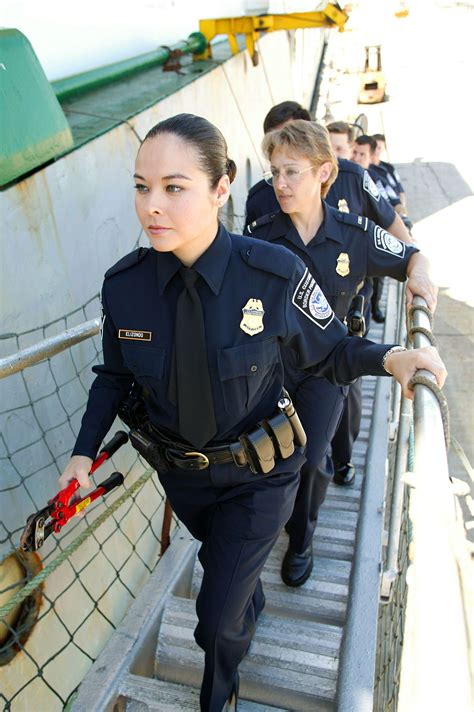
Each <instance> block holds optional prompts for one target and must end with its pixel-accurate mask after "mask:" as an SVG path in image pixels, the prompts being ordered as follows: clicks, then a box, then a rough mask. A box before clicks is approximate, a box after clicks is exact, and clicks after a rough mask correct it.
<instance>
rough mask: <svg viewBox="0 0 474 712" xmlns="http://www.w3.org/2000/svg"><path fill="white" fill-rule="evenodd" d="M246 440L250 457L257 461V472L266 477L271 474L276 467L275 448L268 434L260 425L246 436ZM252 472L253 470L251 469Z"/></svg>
mask: <svg viewBox="0 0 474 712" xmlns="http://www.w3.org/2000/svg"><path fill="white" fill-rule="evenodd" d="M245 439H246V441H247V444H248V445H249V447H248V448H247V449H248V450H249V451H250V453H249V454H250V457H251V459H252V460H254V461H255V460H256V463H255V462H254V463H252V464H257V465H258V469H256V472H262V473H263V474H264V475H266V474H267V472H270V471H271V470H273V468H274V467H275V448H274V447H273V441H272V439H271V437H270V436H269V434H268V433H266V432H265V430H264V429H263V428H262V426H261V425H258V426H257V427H256V428H254V430H252V431H251V432H250V433H247V434H246V435H245ZM251 469H252V471H253V468H252V467H251Z"/></svg>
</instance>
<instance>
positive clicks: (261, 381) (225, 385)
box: [217, 339, 280, 415]
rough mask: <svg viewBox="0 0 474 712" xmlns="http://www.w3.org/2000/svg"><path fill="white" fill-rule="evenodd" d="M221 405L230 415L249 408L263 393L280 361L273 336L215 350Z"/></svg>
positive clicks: (240, 412) (241, 412)
mask: <svg viewBox="0 0 474 712" xmlns="http://www.w3.org/2000/svg"><path fill="white" fill-rule="evenodd" d="M217 363H218V369H219V376H220V380H221V383H222V392H223V398H224V404H225V408H226V410H227V412H228V413H229V414H231V415H234V414H239V415H242V414H244V413H246V412H249V411H250V410H252V409H253V408H254V407H255V406H256V405H257V404H258V402H259V401H260V400H261V399H262V398H263V397H264V396H265V391H266V390H267V388H268V386H269V385H270V384H271V383H272V381H273V377H274V373H275V369H276V368H277V366H278V364H279V363H280V350H279V348H278V344H277V342H276V340H275V339H267V340H266V341H257V342H256V343H253V344H244V345H242V346H233V347H231V348H228V349H220V350H219V351H218V352H217Z"/></svg>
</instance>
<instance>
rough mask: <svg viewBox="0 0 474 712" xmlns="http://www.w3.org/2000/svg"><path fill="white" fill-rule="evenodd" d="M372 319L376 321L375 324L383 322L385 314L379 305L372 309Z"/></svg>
mask: <svg viewBox="0 0 474 712" xmlns="http://www.w3.org/2000/svg"><path fill="white" fill-rule="evenodd" d="M372 319H373V320H374V321H376V322H377V324H383V323H384V321H385V314H384V313H383V311H382V310H381V309H380V307H375V308H374V309H372Z"/></svg>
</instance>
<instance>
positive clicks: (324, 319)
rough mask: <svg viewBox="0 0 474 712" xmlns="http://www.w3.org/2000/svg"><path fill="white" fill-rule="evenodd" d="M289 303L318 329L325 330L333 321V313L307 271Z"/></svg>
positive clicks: (307, 270) (319, 288)
mask: <svg viewBox="0 0 474 712" xmlns="http://www.w3.org/2000/svg"><path fill="white" fill-rule="evenodd" d="M291 301H292V302H293V304H294V305H295V307H297V308H298V309H299V310H300V311H302V312H303V314H304V315H305V316H307V317H308V319H311V321H312V322H314V323H315V324H317V325H318V326H319V328H320V329H325V328H326V327H327V326H329V324H330V323H331V321H332V320H333V319H334V312H333V310H332V309H331V307H330V305H329V302H328V300H327V299H326V297H325V296H324V294H323V292H322V290H321V287H320V286H319V284H318V283H317V282H316V280H315V279H314V277H313V275H312V274H311V272H310V271H309V269H306V270H305V273H304V275H303V276H302V278H301V279H300V281H299V284H298V286H297V287H296V289H295V292H294V294H293V298H292V300H291Z"/></svg>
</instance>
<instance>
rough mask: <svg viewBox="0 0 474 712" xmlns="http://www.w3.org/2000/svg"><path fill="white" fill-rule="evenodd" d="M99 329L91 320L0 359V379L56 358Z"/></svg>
mask: <svg viewBox="0 0 474 712" xmlns="http://www.w3.org/2000/svg"><path fill="white" fill-rule="evenodd" d="M99 329H100V319H98V318H97V319H91V320H90V321H86V322H85V323H84V324H79V325H78V326H73V327H72V328H70V329H66V331H63V332H62V333H60V334H57V335H56V336H51V337H50V338H48V339H43V340H42V341H40V342H39V343H37V344H34V345H33V346H28V347H27V348H26V349H21V351H17V352H16V353H14V354H12V355H11V356H5V357H4V358H0V378H6V377H7V376H12V375H13V374H14V373H19V371H23V369H24V368H28V366H33V365H35V364H37V363H41V362H42V361H44V360H46V359H48V358H51V357H52V356H56V354H59V353H61V351H65V350H66V349H70V348H71V346H74V345H75V344H79V343H80V342H81V341H85V340H86V339H90V338H91V336H95V335H96V334H98V333H99Z"/></svg>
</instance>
